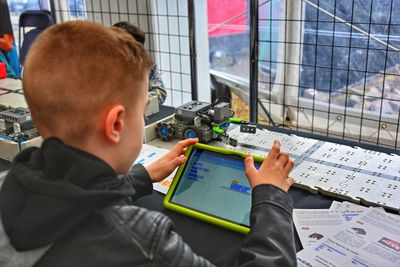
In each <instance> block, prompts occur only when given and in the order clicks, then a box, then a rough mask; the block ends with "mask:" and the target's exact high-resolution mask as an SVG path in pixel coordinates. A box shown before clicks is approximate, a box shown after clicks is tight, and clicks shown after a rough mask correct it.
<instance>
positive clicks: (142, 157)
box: [134, 144, 176, 194]
mask: <svg viewBox="0 0 400 267" xmlns="http://www.w3.org/2000/svg"><path fill="white" fill-rule="evenodd" d="M168 152H169V150H168V149H165V148H159V147H156V146H151V145H148V144H143V145H142V150H141V151H140V154H139V156H138V157H137V159H136V160H135V162H134V164H138V163H140V164H142V165H144V166H147V165H149V164H151V163H153V162H154V161H156V160H157V159H159V158H161V157H162V156H164V155H165V154H166V153H168ZM175 173H176V170H175V171H174V172H173V173H172V174H171V175H169V176H168V177H167V178H165V179H164V180H162V181H161V182H159V183H154V184H153V188H154V190H156V191H158V192H160V193H163V194H166V193H167V192H168V189H169V187H170V186H171V183H172V179H173V178H174V176H175Z"/></svg>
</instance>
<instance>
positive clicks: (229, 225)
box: [163, 143, 264, 234]
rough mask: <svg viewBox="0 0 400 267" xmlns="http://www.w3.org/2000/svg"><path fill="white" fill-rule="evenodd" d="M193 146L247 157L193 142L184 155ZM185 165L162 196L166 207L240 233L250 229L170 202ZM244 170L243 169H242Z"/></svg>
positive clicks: (235, 152)
mask: <svg viewBox="0 0 400 267" xmlns="http://www.w3.org/2000/svg"><path fill="white" fill-rule="evenodd" d="M193 148H199V149H203V150H209V151H214V152H217V153H221V154H227V155H237V156H241V157H242V158H243V159H244V158H246V157H247V155H248V154H246V153H243V152H239V151H234V150H228V149H224V148H220V147H215V146H209V145H205V144H199V143H197V144H195V145H192V146H189V147H188V148H187V150H186V153H185V157H187V158H188V157H189V156H190V155H191V153H192V150H193ZM253 158H254V161H257V162H263V160H264V158H263V157H260V156H253ZM188 161H189V160H187V161H186V162H188ZM185 165H186V164H183V165H181V166H180V167H179V169H178V171H177V172H176V174H175V177H174V180H173V182H172V184H171V187H170V188H169V190H168V193H167V195H166V196H165V198H164V201H163V204H164V206H165V207H166V208H167V209H170V210H173V211H176V212H179V213H182V214H185V215H187V216H190V217H193V218H196V219H199V220H202V221H205V222H208V223H211V224H215V225H217V226H220V227H222V228H226V229H229V230H232V231H235V232H239V233H242V234H247V233H248V232H249V231H250V228H249V227H246V226H243V225H240V224H236V223H233V222H230V221H226V220H223V219H221V218H217V217H214V216H212V215H208V214H205V213H201V212H199V211H195V210H192V209H189V208H186V207H182V206H180V205H178V204H175V203H171V202H170V200H171V199H172V196H173V195H174V192H175V188H176V186H177V184H178V181H179V179H180V178H181V177H182V173H183V170H184V169H185ZM243 171H244V170H243Z"/></svg>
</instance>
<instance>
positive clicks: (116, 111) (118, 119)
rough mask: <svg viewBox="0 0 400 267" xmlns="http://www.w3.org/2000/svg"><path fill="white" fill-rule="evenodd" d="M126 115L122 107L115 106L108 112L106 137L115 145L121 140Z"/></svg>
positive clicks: (105, 123)
mask: <svg viewBox="0 0 400 267" xmlns="http://www.w3.org/2000/svg"><path fill="white" fill-rule="evenodd" d="M125 113H126V111H125V108H124V107H123V106H122V105H115V106H113V107H111V108H110V109H109V110H108V111H107V113H106V116H105V118H104V130H105V132H104V134H105V137H106V139H107V140H108V141H110V142H112V143H114V144H116V143H118V142H119V141H120V139H121V131H122V129H123V128H124V126H125V124H124V123H125Z"/></svg>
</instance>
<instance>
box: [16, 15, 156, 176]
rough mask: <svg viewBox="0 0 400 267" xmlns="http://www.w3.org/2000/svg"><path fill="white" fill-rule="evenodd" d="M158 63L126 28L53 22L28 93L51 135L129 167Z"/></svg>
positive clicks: (36, 50) (26, 83)
mask: <svg viewBox="0 0 400 267" xmlns="http://www.w3.org/2000/svg"><path fill="white" fill-rule="evenodd" d="M153 64H154V63H153V61H152V59H151V58H150V55H149V54H148V52H147V51H146V50H145V49H144V47H143V45H142V44H140V43H138V42H137V41H135V40H134V39H133V38H132V37H131V36H130V35H129V34H127V33H126V32H124V31H123V30H120V29H116V28H111V27H105V26H102V25H100V24H96V23H92V22H87V21H86V22H85V21H74V22H66V23H61V24H57V25H54V26H52V27H50V28H49V29H48V30H46V31H45V32H44V33H42V34H41V35H40V36H39V38H38V39H37V40H36V41H35V43H34V44H33V45H32V47H31V49H30V51H29V54H28V56H27V58H26V61H25V66H24V78H23V88H24V94H25V97H26V101H27V103H28V105H29V108H30V111H31V113H32V117H33V120H34V122H35V125H36V127H37V128H38V130H39V132H40V133H41V135H42V136H43V138H47V137H49V136H56V137H59V138H60V139H61V140H63V141H64V142H65V143H66V144H69V145H72V146H75V147H78V148H80V149H83V150H86V151H88V152H90V153H92V154H95V155H97V156H99V157H100V158H102V159H103V160H105V161H106V162H108V163H109V164H110V165H111V166H112V167H113V168H114V169H115V170H116V171H117V172H124V171H127V170H128V169H129V167H130V163H131V161H132V160H133V159H134V158H135V157H136V156H137V154H138V153H139V151H140V147H141V142H142V138H143V127H144V122H143V114H144V112H145V109H146V105H147V83H148V71H149V69H150V68H151V67H152V66H153ZM117 155H118V157H116V156H117Z"/></svg>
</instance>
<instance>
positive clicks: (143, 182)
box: [118, 164, 153, 201]
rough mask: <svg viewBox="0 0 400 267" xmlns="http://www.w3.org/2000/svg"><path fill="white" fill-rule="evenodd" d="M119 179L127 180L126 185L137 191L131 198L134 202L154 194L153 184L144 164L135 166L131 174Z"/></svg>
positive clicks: (120, 176) (123, 175) (119, 176)
mask: <svg viewBox="0 0 400 267" xmlns="http://www.w3.org/2000/svg"><path fill="white" fill-rule="evenodd" d="M118 178H119V179H123V180H125V183H124V184H128V185H129V186H132V187H133V188H134V189H135V191H136V193H135V194H134V195H133V196H132V197H131V198H132V201H134V200H136V199H138V198H141V197H144V196H146V195H149V194H151V193H152V192H153V182H152V181H151V179H150V175H149V173H148V172H147V170H146V168H145V167H144V166H143V165H142V164H135V165H133V167H132V169H131V171H130V172H128V173H125V174H121V175H118Z"/></svg>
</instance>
